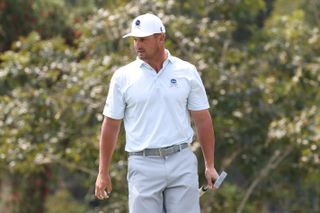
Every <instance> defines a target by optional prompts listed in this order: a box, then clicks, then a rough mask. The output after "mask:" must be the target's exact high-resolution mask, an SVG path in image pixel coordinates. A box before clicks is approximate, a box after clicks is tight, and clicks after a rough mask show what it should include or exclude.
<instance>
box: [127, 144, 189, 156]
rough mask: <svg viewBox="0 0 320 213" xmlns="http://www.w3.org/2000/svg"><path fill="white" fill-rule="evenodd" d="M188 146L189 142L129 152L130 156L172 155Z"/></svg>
mask: <svg viewBox="0 0 320 213" xmlns="http://www.w3.org/2000/svg"><path fill="white" fill-rule="evenodd" d="M187 147H188V143H182V144H178V145H172V146H167V147H163V148H156V149H145V150H142V151H139V152H129V153H128V154H129V156H133V155H136V156H137V155H138V156H160V157H165V156H168V155H172V154H174V153H177V152H180V151H181V150H183V149H185V148H187Z"/></svg>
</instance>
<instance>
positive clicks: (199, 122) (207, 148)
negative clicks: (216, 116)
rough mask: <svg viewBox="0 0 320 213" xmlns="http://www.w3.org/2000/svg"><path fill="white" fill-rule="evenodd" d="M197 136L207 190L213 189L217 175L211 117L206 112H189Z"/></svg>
mask: <svg viewBox="0 0 320 213" xmlns="http://www.w3.org/2000/svg"><path fill="white" fill-rule="evenodd" d="M191 116H192V118H193V120H194V123H195V126H196V130H197V135H198V138H199V142H200V145H201V149H202V153H203V158H204V162H205V175H206V178H207V182H208V186H209V188H211V189H212V188H213V182H214V181H215V180H216V179H217V178H218V176H219V175H218V173H217V171H216V169H215V166H214V143H215V141H214V131H213V125H212V119H211V115H210V113H209V111H208V110H200V111H191Z"/></svg>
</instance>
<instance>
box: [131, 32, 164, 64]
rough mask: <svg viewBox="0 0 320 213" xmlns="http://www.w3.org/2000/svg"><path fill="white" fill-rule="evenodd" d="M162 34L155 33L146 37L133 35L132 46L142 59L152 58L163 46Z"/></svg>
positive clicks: (156, 55)
mask: <svg viewBox="0 0 320 213" xmlns="http://www.w3.org/2000/svg"><path fill="white" fill-rule="evenodd" d="M163 41H164V35H163V34H155V35H151V36H147V37H134V40H133V46H134V50H135V51H136V53H137V55H138V57H139V58H140V59H141V60H144V61H150V60H154V59H156V58H157V57H158V55H159V53H161V50H162V49H163V48H164V47H163V43H164V42H163Z"/></svg>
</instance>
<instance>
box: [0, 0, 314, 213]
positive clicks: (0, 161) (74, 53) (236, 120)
mask: <svg viewBox="0 0 320 213" xmlns="http://www.w3.org/2000/svg"><path fill="white" fill-rule="evenodd" d="M319 11H320V1H319V0H197V1H193V0H185V1H182V0H177V1H173V0H169V1H162V0H141V1H127V0H123V1H121V0H0V212H4V213H20V212H21V213H24V212H26V213H29V212H30V213H43V212H48V213H60V212H63V213H73V212H77V213H79V212H80V213H82V212H92V213H94V212H113V213H124V212H128V208H127V183H126V171H127V170H126V166H127V165H126V163H127V160H126V159H127V156H126V154H125V152H124V144H125V138H124V134H123V133H124V131H123V129H122V131H121V136H120V139H119V143H118V145H117V149H116V151H115V153H114V156H113V160H112V168H111V176H112V180H113V192H112V195H111V198H110V199H108V200H104V201H99V200H96V199H95V198H94V196H93V193H94V184H95V178H96V174H97V171H98V142H99V133H100V126H101V122H102V119H103V116H102V110H103V106H104V103H105V99H106V95H107V93H108V85H109V81H110V78H111V76H112V73H113V72H114V71H115V70H116V69H118V68H119V67H120V66H122V65H125V64H126V63H128V62H130V61H132V60H134V59H135V54H134V52H133V51H132V40H130V39H122V35H124V34H125V33H127V32H128V31H129V28H130V24H131V21H132V19H133V18H134V17H135V16H137V15H139V14H141V13H146V12H152V13H155V14H156V15H158V16H159V17H160V18H161V19H162V20H163V22H164V24H165V26H166V28H167V41H166V47H167V48H168V49H169V50H170V51H171V53H172V54H173V55H175V56H178V57H180V58H182V59H184V60H187V61H189V62H191V63H193V64H195V65H196V67H197V68H198V71H199V72H200V74H201V77H202V79H203V82H204V84H205V87H206V90H207V93H208V98H209V101H210V104H211V108H210V112H211V114H212V116H213V118H214V127H215V133H216V161H215V164H216V167H217V169H218V170H219V171H221V170H225V171H227V172H228V174H229V175H228V177H227V179H226V181H225V182H224V184H223V185H222V187H221V188H220V189H219V190H217V191H214V192H212V191H210V192H208V193H207V194H205V195H204V196H203V197H201V206H202V212H203V213H213V212H215V213H216V212H223V213H256V212H260V213H317V212H320V181H319V180H320V169H319V165H320V159H319V155H320V151H319V146H320V109H319V106H320V93H319V88H320V87H319V86H320V73H319V72H320V33H319V27H320V13H319ZM193 148H194V152H195V153H196V154H197V156H198V160H199V181H200V184H204V183H205V178H204V175H203V159H202V154H201V150H200V148H199V145H198V142H197V141H195V142H194V143H193ZM151 213H152V212H151Z"/></svg>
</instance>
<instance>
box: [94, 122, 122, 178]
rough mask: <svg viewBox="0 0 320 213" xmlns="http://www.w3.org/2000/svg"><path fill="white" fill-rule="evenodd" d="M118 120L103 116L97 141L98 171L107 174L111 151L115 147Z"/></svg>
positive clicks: (118, 128) (118, 126) (118, 125)
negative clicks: (98, 140)
mask: <svg viewBox="0 0 320 213" xmlns="http://www.w3.org/2000/svg"><path fill="white" fill-rule="evenodd" d="M119 130H120V121H117V120H113V119H110V118H105V119H104V121H103V123H102V128H101V135H100V142H99V148H100V149H99V150H100V151H99V173H100V174H108V173H109V168H110V162H111V158H112V154H113V151H114V149H115V146H116V143H117V140H118V134H119Z"/></svg>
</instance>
